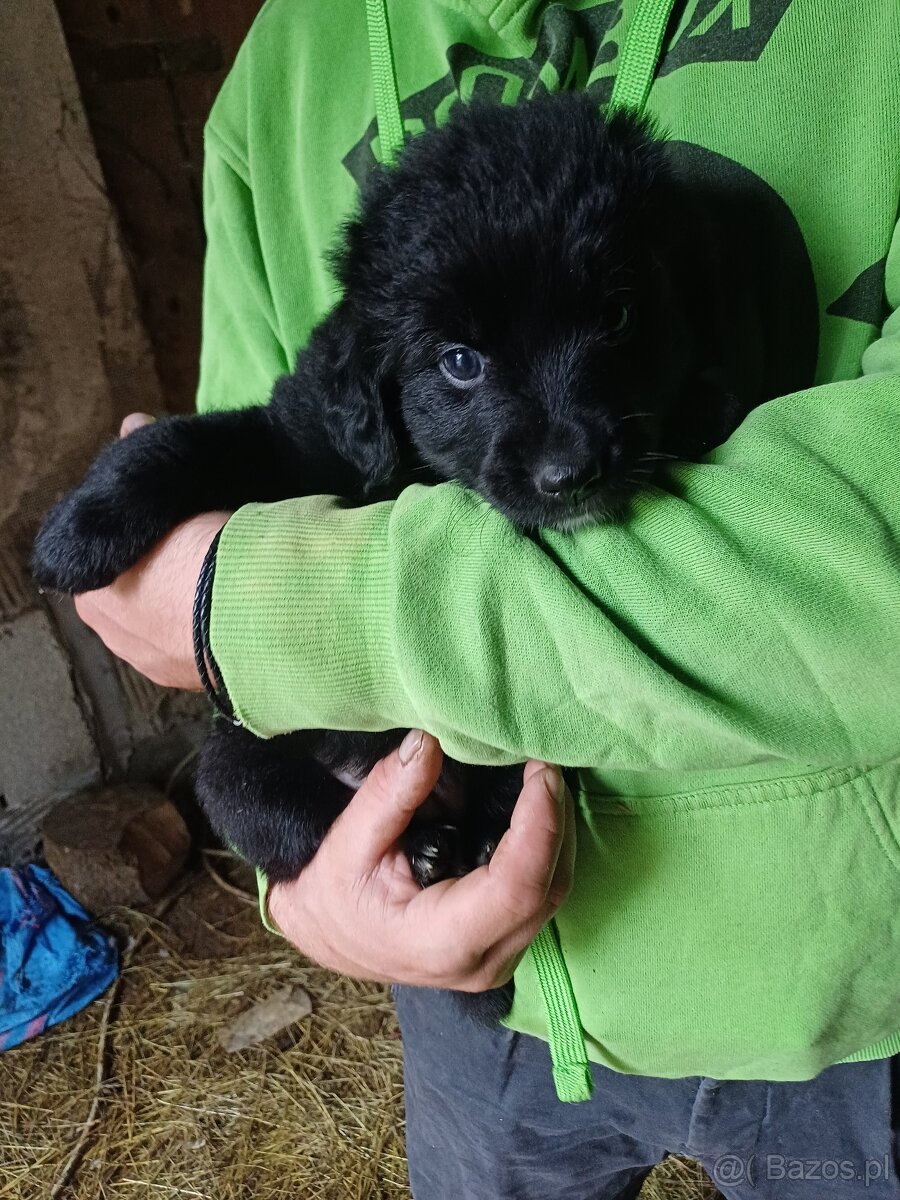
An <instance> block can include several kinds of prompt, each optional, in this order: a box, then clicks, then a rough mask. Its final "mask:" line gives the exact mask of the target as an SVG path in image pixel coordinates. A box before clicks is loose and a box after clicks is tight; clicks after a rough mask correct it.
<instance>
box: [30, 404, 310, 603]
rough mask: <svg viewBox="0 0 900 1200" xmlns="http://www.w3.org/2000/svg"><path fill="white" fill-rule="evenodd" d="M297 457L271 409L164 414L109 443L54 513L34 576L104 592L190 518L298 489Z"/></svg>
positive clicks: (38, 546)
mask: <svg viewBox="0 0 900 1200" xmlns="http://www.w3.org/2000/svg"><path fill="white" fill-rule="evenodd" d="M300 457H301V456H300V451H299V448H298V447H297V446H296V445H294V444H293V443H292V442H291V441H290V440H289V439H286V438H285V437H284V434H283V433H282V431H281V426H280V423H279V422H278V421H277V419H275V418H274V417H273V415H272V413H271V411H270V410H269V409H267V408H250V409H245V410H242V411H239V412H229V413H210V414H208V415H204V416H189V417H168V418H162V419H161V420H159V421H157V422H155V423H154V424H153V425H148V426H145V427H143V428H141V429H138V430H136V431H135V432H134V433H132V434H130V435H129V436H128V437H127V438H123V439H121V440H119V441H117V442H114V443H113V444H112V445H109V446H107V447H106V449H105V450H104V451H103V452H102V454H101V455H100V457H99V458H98V459H97V460H96V461H95V462H94V464H93V466H92V467H91V468H90V470H89V471H88V474H87V476H86V478H85V480H84V482H83V483H82V484H81V485H80V486H79V487H77V488H76V489H75V490H74V491H73V492H70V493H69V494H68V495H67V496H65V497H64V498H63V499H62V500H61V501H60V502H59V504H57V505H56V506H55V508H53V509H52V510H51V511H50V513H49V515H48V516H47V518H46V520H45V522H44V525H43V527H42V528H41V531H40V533H39V534H38V537H37V540H36V542H35V546H34V554H33V558H32V569H33V572H34V575H35V578H36V579H37V580H38V582H39V583H41V584H42V585H43V586H45V587H50V588H54V589H57V590H59V591H64V592H82V591H89V590H90V589H92V588H97V587H104V586H106V585H107V584H109V583H112V581H113V580H114V579H115V578H116V576H118V575H121V574H122V572H123V571H125V570H127V569H128V568H129V567H131V566H133V565H134V564H135V563H136V562H137V561H138V560H139V559H140V558H142V557H143V556H144V555H145V554H147V553H148V552H149V551H150V550H151V549H152V548H153V546H155V545H156V543H157V542H158V541H159V540H160V538H161V537H163V535H164V534H166V533H168V532H169V531H170V530H171V529H173V528H174V527H175V526H176V525H178V524H180V523H181V522H182V521H185V520H187V519H188V517H192V516H196V515H197V514H198V513H201V512H207V511H211V510H215V509H234V508H238V507H239V506H240V505H242V504H246V503H248V502H250V501H253V500H260V501H266V500H279V499H283V498H285V497H287V496H290V495H292V494H300V493H302V490H303V489H302V484H303V483H304V482H306V481H305V480H304V478H303V475H304V472H303V469H302V463H301V462H300V461H299V460H300ZM294 486H296V488H297V492H296V493H294V492H292V490H291V489H292V487H294Z"/></svg>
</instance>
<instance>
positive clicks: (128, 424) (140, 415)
mask: <svg viewBox="0 0 900 1200" xmlns="http://www.w3.org/2000/svg"><path fill="white" fill-rule="evenodd" d="M155 420H156V417H151V416H150V414H149V413H145V412H133V413H129V414H128V416H127V417H126V418H125V420H124V421H123V422H122V424H121V425H120V426H119V437H128V435H129V433H134V431H135V430H136V429H140V428H141V426H142V425H152V424H153V422H154V421H155Z"/></svg>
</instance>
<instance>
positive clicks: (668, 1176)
mask: <svg viewBox="0 0 900 1200" xmlns="http://www.w3.org/2000/svg"><path fill="white" fill-rule="evenodd" d="M206 867H207V869H206V870H203V871H198V872H197V873H196V874H194V875H193V876H191V877H190V878H189V879H188V881H187V885H186V887H185V889H184V890H183V891H182V892H181V894H180V895H179V896H178V897H177V899H174V900H173V901H170V902H169V904H168V905H167V906H165V907H164V909H163V910H162V911H160V912H159V913H158V915H157V916H156V917H151V916H148V915H147V914H141V913H137V912H131V911H127V910H117V911H116V912H114V913H112V914H110V915H109V917H108V918H107V923H108V924H111V925H113V926H114V927H115V928H117V929H118V930H119V931H120V932H121V933H122V934H123V937H124V939H126V941H125V944H126V949H125V964H126V965H125V969H124V971H123V974H122V978H121V980H120V982H119V984H118V986H117V987H116V989H115V990H114V991H113V992H112V993H108V994H107V995H106V996H105V997H103V998H101V999H100V1000H98V1001H96V1002H95V1003H94V1004H92V1005H90V1006H89V1008H88V1009H86V1010H85V1011H84V1012H82V1013H80V1014H79V1015H78V1016H76V1017H75V1018H73V1019H72V1020H70V1021H68V1022H66V1023H64V1024H63V1025H61V1026H57V1027H56V1028H55V1029H53V1030H51V1031H49V1032H48V1033H46V1034H44V1035H43V1036H42V1037H40V1038H38V1039H36V1040H35V1041H33V1042H30V1043H26V1044H25V1045H23V1046H20V1047H18V1048H17V1049H15V1050H11V1051H8V1052H6V1053H5V1054H2V1055H0V1198H2V1200H6V1198H9V1200H48V1197H49V1198H50V1200H63V1198H65V1200H133V1198H134V1200H136V1198H137V1197H141V1200H143V1198H145V1197H147V1198H151V1197H160V1200H163V1198H166V1197H171V1198H173V1200H174V1198H175V1197H179V1198H180V1197H195V1198H202V1200H251V1198H252V1200H401V1198H408V1196H409V1192H408V1189H407V1183H406V1165H405V1160H404V1153H403V1107H402V1088H401V1071H400V1041H399V1033H398V1030H397V1025H396V1021H395V1019H394V1014H393V1009H392V1006H391V1001H390V997H389V995H388V994H387V993H386V991H385V990H384V989H382V988H379V987H375V986H372V985H367V984H360V983H354V982H351V981H349V980H345V979H342V978H339V977H337V976H334V975H331V974H330V973H329V972H327V971H323V970H320V969H319V968H316V967H311V966H309V965H307V964H306V963H305V962H304V961H303V960H302V959H300V958H299V957H298V956H297V955H295V954H294V953H293V952H292V951H290V950H289V949H288V948H287V947H286V946H285V945H284V944H283V943H281V942H280V941H279V940H278V939H276V938H273V937H271V936H269V935H268V934H266V933H265V932H264V931H263V930H262V929H261V928H260V926H259V923H258V919H257V915H256V911H255V907H254V905H253V904H252V903H251V902H248V900H247V898H246V896H245V895H243V892H244V890H245V889H246V888H247V887H248V883H249V881H248V880H247V879H246V877H244V876H241V875H239V874H235V872H234V870H233V868H232V867H231V866H230V865H229V864H228V863H226V862H223V860H221V859H207V860H206ZM211 872H214V873H215V875H218V876H219V881H218V882H217V881H216V879H215V878H214V875H213V874H212V873H211ZM229 889H230V890H229ZM286 986H290V987H292V988H297V987H299V988H302V989H305V990H306V991H307V992H308V993H309V995H310V997H311V999H312V1013H311V1015H310V1016H308V1017H305V1018H303V1019H301V1020H300V1021H298V1022H297V1023H295V1024H294V1025H292V1026H291V1027H290V1028H288V1029H287V1030H286V1031H284V1032H282V1033H280V1034H276V1035H275V1036H274V1037H270V1038H269V1039H267V1040H266V1041H265V1042H263V1043H261V1044H259V1045H256V1046H251V1047H250V1048H248V1049H244V1050H238V1051H234V1052H230V1053H229V1052H227V1051H226V1050H225V1049H223V1047H222V1045H221V1044H220V1040H219V1037H220V1034H221V1033H222V1031H223V1030H226V1029H227V1028H228V1027H229V1025H230V1023H231V1022H232V1021H233V1020H234V1018H235V1017H236V1016H237V1015H238V1014H239V1013H241V1012H243V1011H245V1010H246V1009H248V1008H249V1007H250V1006H251V1005H252V1004H253V1003H254V1002H256V1001H259V1000H263V999H265V998H266V997H268V996H270V995H271V993H272V992H273V991H275V990H276V989H278V988H283V987H286ZM641 1195H642V1198H643V1200H710V1198H711V1197H715V1196H716V1195H717V1193H716V1191H715V1190H714V1189H713V1188H712V1186H711V1184H710V1183H709V1182H708V1180H707V1179H706V1177H705V1176H704V1175H703V1173H702V1171H701V1170H700V1169H699V1168H698V1167H697V1166H696V1165H695V1164H693V1163H690V1162H687V1161H685V1160H680V1159H670V1160H669V1161H668V1162H666V1163H665V1164H664V1165H663V1166H662V1167H661V1168H659V1169H658V1170H657V1171H656V1172H655V1173H654V1174H653V1176H652V1177H651V1179H650V1180H649V1181H648V1182H647V1184H646V1185H645V1188H644V1191H643V1192H642V1193H641ZM460 1200H463V1198H460Z"/></svg>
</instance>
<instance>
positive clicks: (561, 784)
mask: <svg viewBox="0 0 900 1200" xmlns="http://www.w3.org/2000/svg"><path fill="white" fill-rule="evenodd" d="M548 773H549V775H550V778H549V779H548V780H547V791H548V792H549V793H550V795H551V796H552V797H553V799H554V800H555V801H556V803H557V804H558V805H559V806H560V807H562V806H563V805H564V804H565V802H566V781H565V779H564V778H563V773H562V771H561V770H560V769H559V767H549V768H548Z"/></svg>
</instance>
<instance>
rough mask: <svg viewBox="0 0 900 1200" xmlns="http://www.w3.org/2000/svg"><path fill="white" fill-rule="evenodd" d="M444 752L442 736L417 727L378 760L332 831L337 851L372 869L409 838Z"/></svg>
mask: <svg viewBox="0 0 900 1200" xmlns="http://www.w3.org/2000/svg"><path fill="white" fill-rule="evenodd" d="M443 760H444V756H443V754H442V753H441V748H440V745H439V744H438V742H437V739H436V738H433V737H431V736H429V734H427V733H423V732H422V730H421V729H413V730H410V732H409V733H408V734H407V735H406V737H405V738H404V739H403V742H402V743H401V745H400V746H399V748H398V749H397V750H395V751H394V752H393V753H392V754H389V755H388V756H387V758H383V759H381V761H380V762H377V763H376V764H375V766H374V767H373V768H372V770H371V771H370V772H369V775H368V777H367V779H366V780H365V782H364V783H363V784H362V786H361V787H360V789H359V791H358V792H357V793H356V795H355V796H354V797H353V799H352V800H351V801H350V803H349V804H348V805H347V807H346V808H345V809H344V811H343V812H342V813H341V815H340V816H339V817H338V819H337V820H336V821H335V823H334V825H333V826H332V828H331V830H330V831H329V833H328V839H327V840H328V842H329V844H330V848H331V850H332V851H335V850H336V851H337V853H338V854H339V855H340V857H341V860H342V862H343V863H345V864H346V865H347V866H349V867H350V868H351V870H353V871H354V872H358V873H360V874H364V873H366V872H368V871H370V870H372V869H373V868H374V867H375V866H377V865H378V863H379V862H380V861H381V859H382V858H383V857H384V856H385V854H386V853H387V852H388V851H389V850H390V849H391V848H392V847H393V846H394V844H395V843H396V842H397V840H398V839H399V838H400V837H402V836H403V833H404V832H405V831H406V828H407V826H408V825H409V823H410V821H411V820H412V818H413V816H414V815H415V812H416V809H417V808H418V807H419V805H420V804H422V803H423V802H424V801H425V800H426V799H427V798H428V796H429V795H430V793H431V790H432V788H433V787H434V785H435V784H436V783H437V779H438V776H439V775H440V773H441V766H442V765H443Z"/></svg>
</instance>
